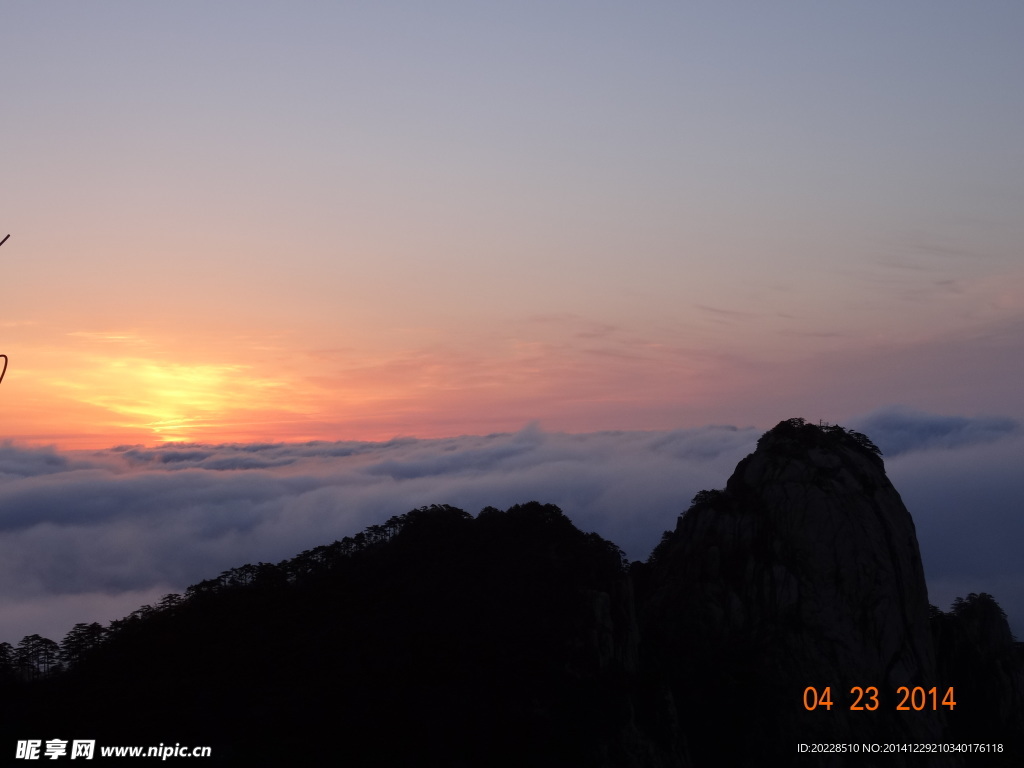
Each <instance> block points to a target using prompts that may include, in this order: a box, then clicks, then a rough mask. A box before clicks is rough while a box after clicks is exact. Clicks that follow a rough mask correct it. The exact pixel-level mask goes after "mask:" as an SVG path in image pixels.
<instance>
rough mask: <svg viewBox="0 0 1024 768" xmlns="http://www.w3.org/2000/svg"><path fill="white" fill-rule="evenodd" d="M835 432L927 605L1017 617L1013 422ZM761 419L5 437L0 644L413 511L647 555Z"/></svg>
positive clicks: (859, 423) (929, 417)
mask: <svg viewBox="0 0 1024 768" xmlns="http://www.w3.org/2000/svg"><path fill="white" fill-rule="evenodd" d="M845 426H849V427H854V428H856V429H858V430H860V431H862V432H865V433H866V434H868V436H869V437H871V439H872V440H874V442H875V443H876V444H877V445H878V446H879V447H880V448H881V449H882V451H883V453H884V455H885V459H886V469H887V471H888V474H889V477H890V479H891V480H892V481H893V483H894V484H895V485H896V488H897V489H898V490H899V491H900V493H901V495H902V497H903V500H904V502H905V503H906V505H907V507H908V509H910V511H911V513H912V514H913V516H914V519H915V522H916V525H917V532H918V538H919V541H920V544H921V550H922V556H923V558H924V564H925V572H926V576H927V578H928V584H929V593H930V598H931V602H932V603H934V604H936V605H938V606H939V607H941V608H944V609H948V607H949V603H950V602H951V601H952V600H953V598H954V597H956V596H958V595H966V594H967V593H969V592H989V593H991V594H993V595H994V596H995V598H996V600H997V601H999V603H1000V604H1001V605H1002V607H1003V608H1004V610H1006V612H1007V613H1008V615H1009V618H1010V621H1011V625H1012V626H1013V628H1014V631H1015V633H1016V634H1017V635H1018V636H1020V635H1021V634H1022V631H1021V630H1022V629H1024V558H1021V553H1020V542H1021V541H1024V516H1022V515H1021V514H1020V512H1021V509H1020V507H1021V501H1022V500H1024V473H1021V472H1020V468H1019V465H1020V458H1019V457H1020V456H1022V455H1024V430H1022V429H1021V425H1020V424H1018V423H1017V422H1015V421H1013V420H1011V419H1005V418H962V417H949V416H941V415H935V414H928V413H921V412H917V411H913V410H909V409H905V408H895V407H893V408H887V409H883V410H880V411H876V412H874V413H871V414H868V415H866V416H864V417H862V418H860V419H856V420H853V421H851V422H850V423H848V424H846V425H845ZM760 434H761V432H760V430H757V429H754V428H749V427H748V428H737V427H733V426H707V427H701V428H696V429H683V430H673V431H665V432H594V433H588V434H564V433H551V432H545V431H543V430H542V429H541V428H540V426H539V425H537V424H531V425H528V426H526V427H525V428H524V429H522V430H520V431H519V432H516V433H512V434H495V435H487V436H462V437H453V438H445V439H432V440H419V439H413V438H399V439H395V440H391V441H388V442H383V443H366V442H314V443H301V444H295V443H291V444H287V443H282V444H269V443H268V444H226V445H191V444H190V445H182V444H174V445H167V446H163V447H159V448H143V447H140V446H121V447H118V448H114V449H110V450H105V451H89V452H83V451H75V452H70V451H68V452H62V451H58V450H54V449H48V448H29V447H24V446H18V445H14V444H9V443H8V444H4V445H0V640H7V641H9V642H11V643H17V642H18V640H20V639H21V637H23V636H24V635H26V634H31V633H39V634H42V635H44V636H47V637H51V638H53V639H56V640H60V639H61V638H63V636H64V634H65V633H66V632H67V631H68V630H69V629H70V628H71V626H72V625H73V624H75V623H76V622H81V621H87V622H91V621H100V622H101V623H106V622H108V621H110V620H111V619H114V618H119V617H121V616H124V615H125V614H127V613H130V612H131V611H132V610H134V609H135V608H138V607H139V606H140V605H142V604H145V603H153V602H155V601H157V600H159V599H160V597H162V596H163V595H164V594H167V593H169V592H182V591H184V589H185V587H187V586H188V585H190V584H193V583H195V582H197V581H200V580H202V579H205V578H209V577H212V576H216V575H217V574H219V573H220V572H221V571H224V570H226V569H228V568H232V567H235V566H238V565H241V564H243V563H247V562H253V563H255V562H260V561H263V562H279V561H281V560H283V559H285V558H289V557H291V556H293V555H295V554H297V553H299V552H301V551H303V550H305V549H309V548H311V547H315V546H318V545H320V544H327V543H330V542H331V541H334V540H335V539H339V538H341V537H343V536H346V535H351V534H354V533H357V532H358V531H360V530H362V529H363V528H365V527H367V526H369V525H373V524H375V523H378V522H382V521H383V520H385V519H387V518H388V517H391V516H392V515H397V514H401V513H403V512H407V511H409V510H410V509H413V508H416V507H420V506H424V505H429V504H435V503H436V504H452V505H454V506H457V507H461V508H462V509H465V510H467V511H469V512H471V513H474V514H475V513H477V512H478V511H479V510H480V509H482V508H483V507H485V506H495V507H500V508H503V509H504V508H507V507H508V506H511V505H512V504H516V503H520V502H525V501H530V500H538V501H542V502H550V503H554V504H557V505H558V506H559V507H561V508H562V510H563V511H564V512H565V513H566V514H567V515H568V516H569V517H570V518H571V519H572V520H573V522H574V523H575V524H576V525H577V526H578V527H579V528H581V529H583V530H587V531H596V532H598V533H599V534H601V535H602V536H604V537H605V538H608V539H610V540H612V541H614V542H615V543H616V544H618V545H619V546H621V547H622V548H623V549H624V550H625V551H626V554H627V555H628V556H629V557H630V558H631V559H645V558H646V557H647V555H648V554H649V553H650V551H651V549H652V548H653V547H654V545H655V544H657V542H658V540H659V539H660V537H661V534H662V532H663V531H665V530H667V529H670V528H672V527H673V526H674V525H675V521H676V518H677V516H678V515H679V514H680V513H681V512H682V511H684V510H685V509H686V508H687V507H688V506H689V502H690V500H691V499H692V497H693V496H694V494H695V493H696V492H697V491H699V490H701V489H705V488H720V487H723V486H724V485H725V481H726V479H727V478H728V477H729V475H730V474H731V473H732V470H733V468H734V467H735V465H736V463H737V462H738V461H739V460H740V459H742V458H743V457H744V456H745V455H746V454H748V453H750V452H751V451H752V450H753V449H754V446H755V443H756V441H757V438H758V437H759V436H760Z"/></svg>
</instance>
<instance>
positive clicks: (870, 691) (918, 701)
mask: <svg viewBox="0 0 1024 768" xmlns="http://www.w3.org/2000/svg"><path fill="white" fill-rule="evenodd" d="M896 699H897V703H896V707H895V708H896V711H897V712H920V711H922V710H926V709H927V710H932V711H935V710H938V709H941V708H942V707H946V708H947V709H949V710H950V711H952V710H953V709H954V708H955V707H956V695H955V693H954V692H953V686H949V687H948V688H946V689H945V691H942V689H940V688H939V687H937V686H932V687H931V688H924V687H923V686H920V685H915V686H914V687H913V688H911V687H908V686H906V685H901V686H900V687H899V688H897V689H896ZM803 704H804V709H807V710H811V711H813V710H816V709H819V708H823V709H827V710H831V709H832V706H833V704H834V702H833V701H832V686H830V685H829V686H825V687H824V688H822V689H821V691H819V690H818V689H817V688H815V687H814V686H813V685H809V686H807V687H806V688H804V696H803ZM879 705H880V704H879V701H878V687H877V686H874V685H869V686H866V687H861V686H859V685H855V686H853V687H852V688H851V689H850V702H849V709H850V710H853V711H863V712H874V711H875V710H877V709H878V708H879Z"/></svg>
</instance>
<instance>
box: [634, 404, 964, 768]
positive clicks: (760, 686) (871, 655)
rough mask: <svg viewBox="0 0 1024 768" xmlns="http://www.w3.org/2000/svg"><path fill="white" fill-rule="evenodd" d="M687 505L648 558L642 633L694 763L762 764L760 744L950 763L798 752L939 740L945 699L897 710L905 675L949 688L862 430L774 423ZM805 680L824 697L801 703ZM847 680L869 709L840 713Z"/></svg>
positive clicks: (917, 569) (894, 501)
mask: <svg viewBox="0 0 1024 768" xmlns="http://www.w3.org/2000/svg"><path fill="white" fill-rule="evenodd" d="M694 502H695V503H694V505H693V506H692V507H691V508H690V510H689V511H687V512H686V513H685V514H684V515H683V516H682V517H681V518H680V519H679V522H678V525H677V527H676V530H675V532H674V534H671V535H667V536H666V538H665V539H664V541H663V543H662V544H661V545H660V546H659V547H658V549H657V550H656V551H655V555H654V556H653V557H652V568H653V570H654V574H653V579H654V581H655V583H656V585H657V586H656V587H655V588H654V589H653V591H652V595H651V598H650V600H649V602H648V605H647V608H646V610H645V612H644V622H643V629H642V631H643V633H644V637H645V638H647V639H648V641H649V643H650V646H651V648H652V649H653V651H654V653H655V655H656V656H657V657H658V658H659V659H661V663H662V664H663V665H664V666H665V672H666V674H667V675H668V677H669V679H670V680H671V681H672V687H673V693H674V696H675V698H676V700H677V702H679V706H680V716H681V718H682V721H683V723H684V728H685V730H686V733H687V735H688V736H689V738H690V745H691V749H692V754H693V759H694V762H695V764H696V765H697V766H698V768H702V767H703V766H710V765H726V764H728V765H736V766H756V765H763V764H765V762H764V761H765V757H766V755H772V754H774V755H780V756H791V759H792V764H794V765H804V764H806V765H815V766H832V765H835V766H845V765H857V766H868V765H874V764H876V763H877V764H878V765H886V766H889V767H890V768H892V767H893V766H914V765H928V766H955V765H959V764H960V763H959V761H958V760H956V759H951V758H946V757H937V756H934V755H932V756H930V757H928V758H927V759H925V758H923V757H917V756H914V755H910V754H907V755H894V754H880V755H876V756H874V757H871V756H869V755H867V754H864V753H859V754H852V755H851V754H841V753H840V754H824V755H822V754H807V755H803V756H802V755H801V754H799V753H798V747H797V745H798V744H808V745H812V744H822V743H848V744H849V743H857V744H867V743H879V744H886V743H898V744H904V743H906V744H911V743H914V744H920V743H933V742H939V741H942V740H943V739H942V734H943V729H944V723H945V719H944V718H945V715H944V712H943V711H942V708H941V706H939V707H938V711H930V708H929V710H928V711H921V712H915V711H909V712H898V711H896V706H897V704H898V703H899V699H900V698H901V696H899V695H898V689H899V688H900V687H901V686H907V687H909V688H913V687H914V686H921V687H923V688H925V689H930V688H931V687H932V686H937V687H938V696H939V699H941V697H942V695H943V693H944V692H945V689H944V688H943V687H942V681H939V680H937V679H936V678H935V654H934V651H933V647H932V639H931V635H930V632H929V624H928V616H929V606H928V598H927V590H926V586H925V581H924V571H923V568H922V564H921V556H920V552H919V549H918V544H917V538H916V534H915V530H914V522H913V520H912V519H911V517H910V514H909V512H908V511H907V509H906V507H905V506H904V505H903V502H902V500H901V499H900V496H899V494H898V493H897V492H896V489H895V488H894V487H893V485H892V483H890V482H889V480H888V478H887V477H886V475H885V470H884V466H883V464H882V460H881V457H880V454H879V452H878V450H877V448H875V447H874V446H873V445H872V444H871V443H870V441H869V440H868V439H867V438H866V437H864V436H863V435H859V434H858V433H852V432H849V431H847V430H843V429H842V428H839V427H829V426H826V427H819V426H814V425H810V424H806V423H804V422H803V420H802V419H792V420H789V421H786V422H782V423H781V424H779V425H778V426H777V427H775V428H774V429H773V430H771V431H770V432H768V433H766V434H765V435H764V436H763V437H762V438H761V440H760V441H759V442H758V447H757V450H756V451H755V452H754V453H753V454H751V455H749V456H748V457H746V458H745V459H744V460H743V461H741V462H740V464H739V465H738V466H737V468H736V470H735V472H734V473H733V475H732V477H731V478H730V479H729V481H728V484H727V485H726V488H725V490H724V491H707V492H702V493H700V494H698V496H697V497H696V498H695V500H694ZM809 687H813V688H814V689H815V691H816V695H817V696H821V695H822V694H823V693H824V691H825V689H826V688H828V689H829V693H830V699H831V702H832V706H831V708H826V707H825V706H822V705H819V706H817V707H816V708H814V709H813V710H809V709H807V708H806V707H805V706H804V702H805V701H807V702H808V704H810V705H813V704H814V703H815V694H814V693H812V692H809V691H808V690H807V689H808V688H809ZM858 688H859V689H862V690H863V691H864V692H865V693H864V694H863V695H862V696H861V699H860V701H859V704H860V705H861V706H864V707H865V709H863V710H852V709H851V706H856V705H857V704H858V700H857V699H858V690H857V689H858ZM872 688H873V689H877V692H878V693H877V707H876V704H875V697H873V696H872V693H873V691H872V690H870V689H872ZM929 704H930V702H929ZM871 707H876V708H874V709H872V708H871ZM737 734H743V737H742V738H736V735H737ZM786 759H789V758H786Z"/></svg>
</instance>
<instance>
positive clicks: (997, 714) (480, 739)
mask: <svg viewBox="0 0 1024 768" xmlns="http://www.w3.org/2000/svg"><path fill="white" fill-rule="evenodd" d="M5 645H6V648H4V647H3V646H5ZM0 651H3V653H0V679H2V682H3V687H2V689H0V690H2V693H0V719H2V725H0V730H2V732H3V734H4V738H5V743H6V744H7V745H8V746H7V747H4V748H5V749H13V748H14V744H15V743H16V741H19V740H28V739H37V740H40V741H42V742H45V740H47V739H53V738H60V739H67V740H71V739H95V740H96V742H97V744H103V745H152V746H156V745H158V744H161V745H173V744H184V745H190V746H192V745H196V746H198V745H205V746H210V747H211V750H212V752H211V756H210V757H209V758H205V759H204V764H211V765H246V766H249V765H281V764H292V763H295V764H300V765H307V764H308V765H315V764H325V763H328V762H330V763H334V762H337V763H343V764H345V765H352V766H399V765H401V766H418V765H423V766H513V765H515V766H522V765H530V766H570V765H572V766H576V765H579V766H595V767H597V768H618V767H620V766H621V767H623V768H633V767H635V768H705V767H710V766H720V765H730V766H761V765H766V764H769V763H770V764H773V765H794V766H802V765H807V766H847V765H849V766H873V765H879V766H881V765H885V766H900V767H903V766H936V767H937V768H945V767H946V766H948V767H949V768H955V767H956V766H961V765H971V766H975V765H992V766H999V765H1016V764H1020V758H1021V754H1022V752H1021V745H1022V734H1024V726H1022V723H1021V715H1020V712H1021V709H1020V707H1019V704H1020V702H1021V695H1022V691H1024V676H1022V669H1024V666H1022V663H1021V653H1020V645H1019V644H1017V643H1015V642H1014V640H1013V638H1012V636H1010V634H1009V628H1008V625H1007V624H1006V618H1005V616H1004V615H1003V614H1002V612H1001V610H1000V609H999V607H998V605H997V604H996V603H995V601H994V600H993V599H992V598H991V596H988V595H982V596H979V595H971V596H969V598H967V599H966V600H962V601H960V602H959V605H956V606H954V609H953V610H952V611H951V612H950V613H948V614H947V613H943V612H941V611H939V610H938V609H935V608H930V607H929V605H928V601H927V592H926V588H925V582H924V570H923V565H922V562H921V558H920V553H919V550H918V545H917V539H916V534H915V529H914V523H913V521H912V519H911V517H910V514H909V512H908V511H907V510H906V508H905V507H904V505H903V503H902V501H901V500H900V497H899V494H898V493H897V492H896V490H895V489H894V488H893V486H892V484H891V483H890V482H889V480H888V478H887V477H886V476H885V470H884V464H883V462H882V459H881V456H880V453H879V451H878V449H877V448H876V447H875V446H874V445H873V444H872V443H871V441H870V440H869V439H868V438H867V437H866V436H864V435H861V434H859V433H856V432H851V431H849V430H845V429H843V428H841V427H837V426H831V425H811V424H807V423H806V422H804V421H803V420H802V419H790V420H788V421H785V422H782V423H780V424H779V425H778V426H777V427H775V428H774V429H772V430H771V431H769V432H768V433H766V434H765V435H764V436H763V437H762V438H761V440H760V441H759V442H758V446H757V450H756V451H755V452H754V453H752V454H751V455H750V456H748V457H746V458H745V459H743V460H742V461H741V462H740V464H739V465H738V466H737V468H736V471H735V472H734V473H733V475H732V477H731V478H729V480H728V482H727V484H726V486H725V488H724V489H723V490H720V491H702V492H701V493H699V494H697V497H696V498H695V499H694V502H693V504H692V506H691V507H690V508H689V509H688V510H687V511H686V512H685V513H684V514H682V515H681V516H680V518H679V521H678V524H677V526H676V528H675V530H674V531H671V532H666V534H665V536H664V537H663V539H662V542H661V544H659V546H658V547H657V548H656V549H655V551H654V552H653V553H652V555H651V557H650V558H649V559H648V561H647V562H646V563H640V562H636V563H632V564H629V563H627V562H626V560H625V558H624V556H623V553H622V551H621V550H620V549H619V548H618V547H617V546H615V545H614V544H613V543H611V542H609V541H607V540H605V539H603V538H601V537H600V536H598V535H597V534H593V533H584V532H582V531H580V530H578V529H577V528H576V527H575V526H574V525H573V524H572V522H571V521H570V520H569V519H568V518H567V517H566V516H565V515H564V514H563V513H562V511H561V510H559V509H558V508H557V507H555V506H553V505H550V504H541V503H538V502H530V503H526V504H521V505H516V506H514V507H511V508H509V509H507V510H504V511H502V510H498V509H494V508H491V507H488V508H486V509H484V510H483V511H481V512H480V513H479V514H478V515H477V516H476V517H473V516H472V515H470V514H468V513H467V512H465V511H463V510H460V509H457V508H454V507H450V506H447V505H434V506H431V507H422V508H420V509H416V510H413V511H411V512H408V513H406V514H404V515H399V516H396V517H392V518H391V519H389V520H388V521H386V522H384V523H381V524H379V525H374V526H371V527H370V528H368V529H367V530H366V531H364V532H362V533H360V534H357V535H356V536H353V537H348V538H345V539H343V540H342V541H338V542H334V543H333V544H329V545H325V546H322V547H317V548H315V549H312V550H309V551H306V552H303V553H301V554H299V555H297V556H296V557H294V558H292V559H290V560H286V561H284V562H281V563H278V564H269V563H257V564H254V565H253V564H249V565H244V566H240V567H238V568H233V569H231V570H229V571H225V572H224V573H222V574H220V575H219V576H218V577H216V578H211V579H208V580H206V581H203V582H200V583H198V584H195V585H193V586H191V587H189V589H188V590H186V592H185V594H184V595H168V596H167V597H165V598H164V600H162V601H161V602H160V603H159V604H158V605H156V606H144V607H143V608H141V609H139V610H138V611H136V612H134V613H133V614H131V615H130V616H128V617H125V618H124V619H120V620H117V621H114V622H111V624H110V625H109V626H108V627H102V626H100V625H99V624H92V625H85V624H82V625H77V626H76V628H75V629H74V630H72V632H71V633H69V635H68V637H67V638H65V640H64V642H62V643H60V644H56V643H53V641H48V640H46V639H45V638H39V637H38V636H30V637H27V638H25V639H24V640H23V641H22V643H20V644H19V645H18V647H17V648H13V647H12V646H10V645H7V644H0ZM903 688H905V689H906V691H907V694H906V696H904V695H903V694H902V693H901V689H903ZM933 689H934V692H932V691H933ZM950 689H952V693H950ZM858 691H859V695H858ZM903 698H905V699H907V708H906V709H905V710H903V709H900V708H899V706H900V704H901V699H903ZM826 702H827V704H826ZM918 705H920V706H918ZM857 706H860V708H859V709H858V708H851V707H857ZM966 738H970V739H972V740H975V741H978V740H980V741H986V742H991V743H1000V744H1002V745H1003V746H1002V751H1001V752H995V751H991V752H987V753H984V754H972V755H969V756H968V757H966V758H965V757H964V756H963V755H960V754H956V753H943V754H935V753H931V754H928V753H910V752H904V753H897V754H871V753H870V751H859V752H857V753H837V752H829V753H819V752H810V751H807V752H800V751H799V748H798V745H800V744H807V745H814V744H856V745H858V748H859V749H861V750H864V748H865V747H864V746H862V745H867V746H868V747H870V745H871V744H879V745H884V744H942V743H947V742H950V741H952V740H954V739H966ZM97 757H99V756H97Z"/></svg>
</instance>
